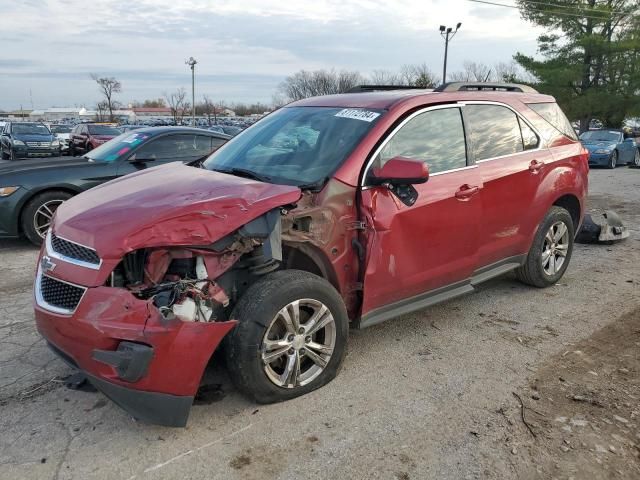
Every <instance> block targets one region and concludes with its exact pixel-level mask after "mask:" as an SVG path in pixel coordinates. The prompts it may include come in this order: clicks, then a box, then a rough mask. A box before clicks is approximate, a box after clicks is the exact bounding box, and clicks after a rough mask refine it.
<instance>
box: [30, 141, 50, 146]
mask: <svg viewBox="0 0 640 480" xmlns="http://www.w3.org/2000/svg"><path fill="white" fill-rule="evenodd" d="M50 146H51V142H27V147H50Z"/></svg>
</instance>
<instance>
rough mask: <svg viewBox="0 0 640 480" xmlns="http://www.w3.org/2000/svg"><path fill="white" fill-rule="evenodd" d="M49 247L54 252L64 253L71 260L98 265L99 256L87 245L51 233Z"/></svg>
mask: <svg viewBox="0 0 640 480" xmlns="http://www.w3.org/2000/svg"><path fill="white" fill-rule="evenodd" d="M51 248H52V249H53V251H54V252H55V253H58V254H60V255H64V256H65V257H69V258H70V259H73V260H79V261H81V262H85V263H90V264H92V265H100V257H98V254H97V253H96V251H95V250H93V249H92V248H89V247H84V246H82V245H78V244H77V243H73V242H70V241H69V240H65V239H64V238H60V237H57V236H56V235H55V234H53V233H52V234H51Z"/></svg>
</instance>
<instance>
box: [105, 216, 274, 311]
mask: <svg viewBox="0 0 640 480" xmlns="http://www.w3.org/2000/svg"><path fill="white" fill-rule="evenodd" d="M280 215H281V214H280V210H279V209H276V210H272V211H270V212H267V213H266V214H264V215H262V216H261V217H258V218H256V219H255V220H253V221H251V222H249V223H248V224H246V225H244V226H243V227H241V228H240V229H238V230H237V231H236V232H234V233H232V234H230V235H227V236H226V237H224V238H222V239H220V240H218V241H217V242H215V243H213V244H211V245H205V246H185V247H170V248H146V249H140V250H136V251H134V252H130V253H128V254H127V255H125V257H124V258H123V260H122V261H121V262H120V263H119V264H118V266H117V267H116V268H115V269H114V271H113V272H112V273H111V275H110V278H109V281H108V286H111V287H119V288H127V289H128V290H130V291H131V292H132V293H133V294H134V295H135V296H136V297H137V298H140V299H142V300H149V299H150V300H151V301H152V303H153V305H154V306H155V307H157V308H158V310H159V312H160V314H161V315H162V318H164V319H165V320H174V319H178V320H181V321H184V322H217V321H226V320H228V319H229V314H230V311H229V310H230V309H231V306H232V305H233V304H234V303H235V301H236V300H237V298H239V296H240V295H241V294H242V293H243V291H244V289H246V287H247V286H248V285H250V284H251V283H253V281H254V280H255V277H257V276H261V275H264V274H266V273H269V272H272V271H274V270H276V269H277V268H279V267H280V264H281V261H282V246H281V238H280V236H281V222H280ZM251 277H254V278H251ZM212 279H216V280H215V281H214V280H212Z"/></svg>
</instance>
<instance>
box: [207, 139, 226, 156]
mask: <svg viewBox="0 0 640 480" xmlns="http://www.w3.org/2000/svg"><path fill="white" fill-rule="evenodd" d="M225 143H227V141H226V140H224V139H222V138H217V137H211V151H212V152H215V151H216V150H217V149H219V148H220V147H221V146H222V145H224V144H225Z"/></svg>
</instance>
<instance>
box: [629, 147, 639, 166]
mask: <svg viewBox="0 0 640 480" xmlns="http://www.w3.org/2000/svg"><path fill="white" fill-rule="evenodd" d="M630 165H633V166H634V167H637V168H640V148H636V154H635V156H634V157H633V162H631V164H630Z"/></svg>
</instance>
